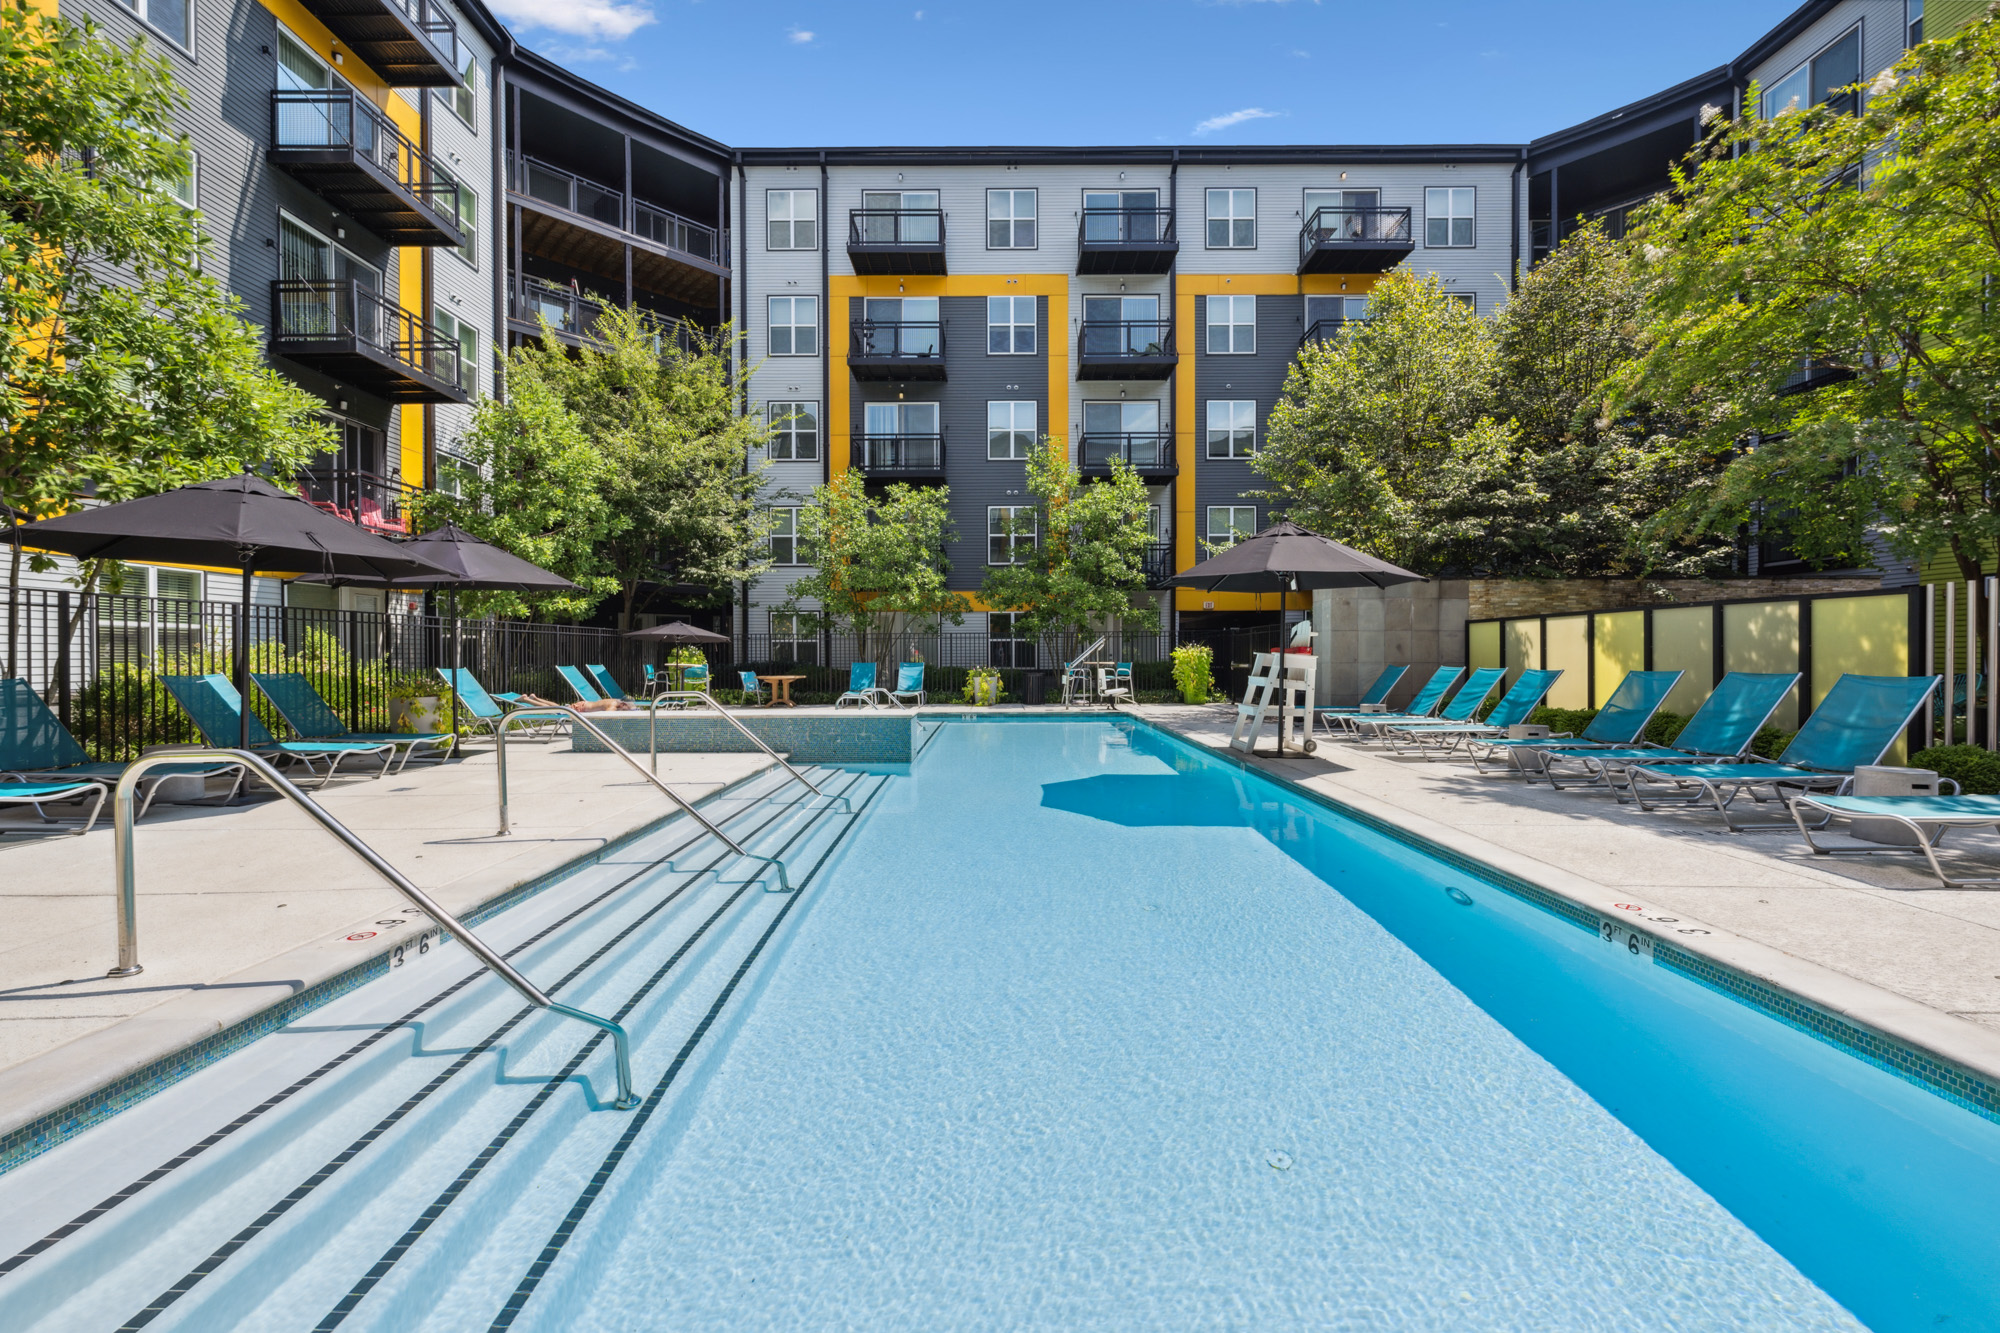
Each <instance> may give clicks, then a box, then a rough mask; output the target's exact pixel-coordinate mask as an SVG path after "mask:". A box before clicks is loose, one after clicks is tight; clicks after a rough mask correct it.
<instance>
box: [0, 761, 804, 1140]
mask: <svg viewBox="0 0 2000 1333" xmlns="http://www.w3.org/2000/svg"><path fill="white" fill-rule="evenodd" d="M776 767H777V765H776V763H775V762H773V763H768V764H764V765H762V766H761V767H759V768H757V769H755V770H754V771H752V772H749V773H746V774H744V775H743V776H742V777H740V778H737V779H735V780H734V781H732V782H729V783H726V784H724V785H722V786H719V787H717V788H716V789H715V790H714V791H712V792H708V793H706V794H704V795H703V796H701V797H700V798H699V799H698V800H696V801H695V804H696V805H697V806H702V805H706V804H708V803H709V802H711V801H713V800H715V799H717V798H719V797H723V796H727V795H729V794H730V793H731V792H733V791H736V790H737V789H739V788H741V787H743V786H745V785H746V784H748V783H752V782H755V781H758V780H759V779H761V778H765V777H767V776H769V774H770V773H771V771H772V770H773V769H774V768H776ZM682 817H683V813H682V811H680V810H678V809H669V810H665V811H663V812H662V813H661V814H660V815H659V816H658V817H657V818H654V819H650V820H648V821H646V822H645V823H643V824H640V825H638V826H636V827H634V828H631V829H628V830H626V831H625V832H624V833H621V834H617V835H616V836H614V837H611V838H609V839H607V840H606V841H605V842H604V843H602V844H601V845H599V846H598V847H596V848H594V849H592V850H591V851H588V852H585V853H583V854H582V855H579V856H577V857H576V858H574V859H572V860H569V861H565V862H563V863H562V864H561V865H559V866H556V867H554V868H553V869H550V870H545V871H542V872H540V873H538V874H535V875H531V876H529V877H528V878H527V879H524V880H520V881H517V882H515V883H512V884H508V885H504V886H502V887H500V888H497V889H495V890H494V891H493V892H492V893H491V894H490V895H488V896H486V897H484V898H482V899H480V900H479V902H477V903H476V904H474V905H473V906H471V907H469V908H467V909H466V910H464V911H462V912H460V913H458V914H457V916H458V919H459V920H460V921H461V922H462V923H463V924H465V925H467V926H476V925H478V924H479V923H480V922H482V921H486V920H489V919H491V918H492V917H494V916H496V915H498V914H499V913H501V912H504V911H506V910H507V909H508V908H510V907H514V906H517V905H518V904H520V903H523V902H525V901H527V900H528V899H530V898H533V897H535V896H537V895H538V894H541V893H544V892H546V891H548V890H549V889H552V888H555V887H556V886H557V885H559V884H561V883H563V882H564V881H565V880H568V879H571V878H573V877H574V876H576V875H578V874H580V873H582V872H583V871H585V870H588V869H590V868H591V867H593V866H595V865H597V864H599V863H601V862H603V861H604V860H606V859H608V858H610V857H612V856H615V855H617V854H618V853H620V852H622V851H624V850H625V849H626V848H628V847H631V846H632V845H633V844H635V843H637V842H639V841H640V840H641V839H644V838H647V837H650V836H652V835H653V834H655V833H657V832H659V831H660V829H662V828H663V827H665V826H666V825H668V824H670V823H672V822H673V821H674V820H676V819H680V818H682ZM396 914H397V915H398V916H403V917H406V918H408V919H409V924H407V925H406V926H404V927H402V928H400V929H396V930H384V931H382V932H380V933H379V935H377V937H376V938H377V939H378V940H379V944H378V945H373V946H371V947H372V948H374V949H375V952H373V953H372V954H370V955H369V956H368V957H366V958H364V959H362V960H361V961H359V962H354V963H350V964H348V965H347V966H344V967H340V968H339V969H338V970H337V971H334V972H332V973H331V974H328V965H327V962H326V961H325V960H326V959H327V958H328V956H329V955H330V954H332V953H333V952H334V951H335V950H336V949H337V948H338V947H339V945H341V944H344V943H347V941H345V940H319V941H316V942H314V943H311V944H305V945H300V946H299V947H297V948H294V949H289V950H287V951H286V952H284V953H281V954H278V955H276V956H274V957H272V958H268V959H265V960H264V961H263V962H261V963H258V964H254V965H253V967H252V968H251V969H248V970H250V971H255V972H270V973H271V975H273V976H274V977H298V976H318V977H319V980H317V981H314V982H311V983H308V984H306V985H303V986H301V987H300V988H299V989H298V990H297V991H295V992H293V993H292V994H290V995H288V996H286V997H285V998H283V999H281V1000H278V1001H276V1002H274V1003H271V1004H267V1005H263V1006H261V1007H258V1008H254V1009H251V1010H250V1011H249V1012H247V1013H245V1012H243V1011H242V1010H241V1008H240V1007H239V1006H238V1005H236V1004H232V1003H231V1000H232V996H231V995H230V994H229V993H228V992H218V991H213V990H196V991H193V992H191V993H189V994H187V995H184V996H180V997H178V998H176V999H173V1000H169V1001H167V1002H166V1003H164V1004H160V1005H157V1006H155V1007H154V1008H153V1009H150V1010H146V1011H144V1012H142V1013H139V1014H135V1015H133V1016H132V1017H130V1018H126V1019H123V1020H121V1021H119V1022H117V1023H113V1024H111V1025H110V1026H108V1027H103V1028H99V1029H98V1030H97V1031H95V1032H90V1033H86V1034H85V1035H83V1036H81V1037H78V1038H77V1039H76V1040H75V1041H72V1042H67V1043H64V1044H63V1045H62V1046H58V1047H56V1048H55V1049H54V1050H51V1051H49V1052H47V1053H45V1054H43V1055H39V1056H36V1057H34V1058H33V1059H31V1060H28V1061H25V1062H23V1063H21V1064H19V1065H16V1066H15V1067H14V1068H12V1069H10V1070H8V1071H7V1076H9V1077H18V1076H20V1075H22V1074H24V1073H26V1074H28V1075H29V1076H30V1077H39V1078H40V1079H42V1080H44V1081H46V1082H47V1083H48V1084H49V1085H50V1087H49V1090H48V1091H46V1092H44V1093H41V1094H39V1095H36V1094H33V1093H31V1094H29V1095H27V1096H25V1097H23V1098H22V1099H21V1101H22V1103H23V1104H24V1106H23V1108H22V1109H19V1110H15V1111H13V1112H11V1113H10V1112H0V1176H4V1175H6V1174H7V1172H9V1171H11V1170H13V1169H14V1168H15V1167H18V1166H21V1165H24V1164H25V1163H27V1162H30V1161H32V1160H34V1159H35V1158H37V1157H39V1156H41V1155H42V1154H43V1153H45V1152H48V1151H49V1150H50V1149H51V1148H54V1147H57V1146H58V1145H60V1144H62V1143H65V1142H67V1141H68V1140H70V1139H72V1138H74V1137H76V1135H78V1134H80V1133H82V1132H83V1131H84V1130H86V1129H89V1128H91V1127H92V1126H95V1125H98V1124H102V1123H103V1122H104V1121H106V1120H108V1119H110V1118H111V1117H112V1116H115V1115H117V1114H118V1113H119V1112H120V1111H124V1110H127V1109H129V1108H130V1107H133V1106H136V1105H138V1104H139V1103H140V1102H142V1101H145V1100H146V1099H147V1098H148V1097H151V1096H152V1095H153V1094H155V1093H158V1092H163V1091H165V1090H166V1089H168V1088H170V1087H172V1086H174V1085H175V1084H176V1083H179V1082H180V1081H181V1080H182V1079H184V1078H187V1077H188V1076H189V1075H191V1074H194V1073H197V1072H199V1071H200V1070H202V1069H205V1068H207V1067H208V1066H209V1065H212V1064H214V1063H215V1062H216V1061H218V1060H220V1059H222V1058H223V1057H225V1056H228V1055H233V1054H235V1053H236V1052H237V1051H240V1050H242V1049H243V1048H244V1047H246V1046H249V1045H250V1044H252V1043H253V1042H255V1041H257V1040H258V1038H260V1037H264V1036H268V1035H269V1034H271V1033H273V1032H275V1031H277V1030H278V1029H279V1028H282V1027H284V1026H285V1025H286V1024H288V1023H291V1022H294V1021H296V1020H297V1019H298V1018H300V1017H302V1016H303V1015H305V1014H307V1013H310V1012H311V1011H312V1010H314V1009H317V1008H319V1007H320V1006H321V1005H324V1004H327V1003H330V1002H331V1001H333V1000H336V999H338V998H340V997H341V996H343V995H345V994H347V993H348V992H350V991H352V990H354V989H355V988H356V987H359V986H362V985H365V984H366V983H367V982H370V981H373V980H375V979H376V978H378V977H381V976H384V975H386V974H387V973H388V971H389V968H390V961H391V959H392V958H393V957H394V956H395V954H396V953H397V952H398V951H399V950H401V949H404V948H406V947H409V946H411V945H412V944H415V943H417V942H419V941H420V940H421V939H422V937H424V936H426V935H433V934H434V933H435V934H436V935H439V936H443V935H445V934H446V932H444V931H443V930H441V929H440V928H439V927H438V926H436V925H435V924H433V923H432V922H431V921H430V920H429V919H428V918H426V917H424V916H423V915H422V914H421V913H419V912H417V911H416V909H415V908H413V907H408V906H404V907H399V908H398V909H396ZM348 956H351V955H348V954H346V953H345V951H342V958H343V961H344V960H345V958H346V957H348ZM238 975H239V976H240V975H241V974H238ZM167 1011H176V1012H167ZM132 1024H139V1025H143V1026H148V1027H156V1026H159V1025H162V1024H164V1025H167V1026H169V1027H178V1028H181V1029H183V1030H185V1031H186V1032H188V1033H194V1032H206V1033H207V1035H205V1036H200V1037H197V1038H195V1039H193V1040H189V1041H182V1042H180V1043H179V1044H176V1045H171V1046H169V1047H168V1049H167V1050H165V1051H164V1052H159V1053H154V1054H146V1055H143V1056H139V1057H137V1058H136V1059H135V1058H132V1057H130V1056H126V1057H123V1058H121V1057H120V1056H119V1054H118V1050H117V1048H118V1047H120V1046H126V1047H129V1046H130V1045H132V1040H131V1039H132V1036H133V1030H132V1028H131V1027H130V1025H132ZM121 1029H124V1031H123V1032H122V1033H121V1032H120V1030H121ZM114 1034H117V1035H114ZM105 1047H109V1048H111V1049H110V1050H108V1051H107V1050H102V1049H101V1048H105ZM45 1061H46V1062H47V1064H46V1065H42V1062H45ZM37 1065H42V1067H41V1068H39V1069H38V1068H36V1066H37ZM93 1066H95V1068H94V1069H93ZM107 1070H108V1071H109V1072H106V1071H107Z"/></svg>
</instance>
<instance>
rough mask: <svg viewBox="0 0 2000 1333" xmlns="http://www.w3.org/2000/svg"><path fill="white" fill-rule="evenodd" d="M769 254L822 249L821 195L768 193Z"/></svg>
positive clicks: (767, 229)
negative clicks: (820, 238)
mask: <svg viewBox="0 0 2000 1333" xmlns="http://www.w3.org/2000/svg"><path fill="white" fill-rule="evenodd" d="M764 225H765V227H766V235H765V238H764V248H765V249H767V250H817V249H819V191H818V190H766V191H764Z"/></svg>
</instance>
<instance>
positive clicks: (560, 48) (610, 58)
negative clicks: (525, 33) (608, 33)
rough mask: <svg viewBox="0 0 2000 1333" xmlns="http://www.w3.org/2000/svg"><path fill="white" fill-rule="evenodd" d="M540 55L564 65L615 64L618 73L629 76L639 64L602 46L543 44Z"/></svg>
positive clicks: (560, 43)
mask: <svg viewBox="0 0 2000 1333" xmlns="http://www.w3.org/2000/svg"><path fill="white" fill-rule="evenodd" d="M541 50H542V54H543V55H545V56H547V57H548V58H549V59H551V60H554V61H557V62H558V63H560V64H564V65H587V64H594V63H597V62H600V61H601V62H604V63H607V64H615V65H616V66H617V67H618V70H619V72H620V73H626V74H629V73H631V72H632V71H633V70H635V69H637V68H638V67H639V62H638V61H636V60H634V59H633V58H632V57H631V56H628V55H626V54H625V53H624V52H622V51H613V50H609V49H608V48H606V47H602V46H571V45H570V44H569V43H568V42H545V43H543V45H542V48H541Z"/></svg>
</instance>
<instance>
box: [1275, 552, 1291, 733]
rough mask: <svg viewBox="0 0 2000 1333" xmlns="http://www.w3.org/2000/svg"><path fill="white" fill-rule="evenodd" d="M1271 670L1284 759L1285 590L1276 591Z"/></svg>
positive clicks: (1287, 695) (1286, 694) (1287, 692)
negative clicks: (1276, 624)
mask: <svg viewBox="0 0 2000 1333" xmlns="http://www.w3.org/2000/svg"><path fill="white" fill-rule="evenodd" d="M1272 649H1273V653H1274V656H1273V657H1272V659H1271V669H1272V670H1273V671H1274V672H1275V673H1276V674H1277V677H1278V758H1280V759H1283V758H1284V757H1285V701H1286V700H1287V699H1289V698H1291V696H1292V691H1291V687H1290V686H1288V685H1286V684H1285V590H1284V589H1283V588H1280V589H1278V638H1277V642H1275V643H1274V644H1273V645H1272Z"/></svg>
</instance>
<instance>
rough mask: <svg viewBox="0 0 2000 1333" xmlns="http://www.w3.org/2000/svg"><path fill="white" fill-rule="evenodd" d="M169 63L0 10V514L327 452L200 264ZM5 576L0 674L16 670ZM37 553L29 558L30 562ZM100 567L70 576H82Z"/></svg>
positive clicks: (320, 431) (12, 580) (309, 406)
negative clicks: (180, 190) (183, 190)
mask: <svg viewBox="0 0 2000 1333" xmlns="http://www.w3.org/2000/svg"><path fill="white" fill-rule="evenodd" d="M182 100H183V99H182V96H181V93H180V91H179V90H178V89H177V88H176V87H175V86H174V83H173V81H172V79H171V77H170V76H169V74H168V72H167V67H166V65H165V63H164V62H163V61H161V60H158V59H156V58H154V57H153V56H151V55H150V54H148V53H147V52H146V50H145V49H144V48H143V46H142V45H140V44H139V43H136V42H135V43H134V44H133V45H131V46H129V47H124V46H119V45H116V44H114V43H112V42H110V41H108V40H106V39H104V38H102V37H100V36H99V35H98V34H97V32H96V30H95V29H94V28H93V27H92V26H91V25H90V24H88V23H85V24H83V25H81V26H79V25H76V24H72V23H68V22H65V21H63V20H60V19H57V18H52V17H48V16H45V15H39V14H35V13H32V12H31V11H29V10H27V9H26V8H25V7H21V6H13V5H9V6H5V7H0V369H4V379H5V384H4V388H0V506H4V509H5V512H6V516H7V522H8V523H9V524H10V525H18V524H20V523H25V522H32V521H34V520H36V519H40V518H47V517H50V516H52V515H54V514H57V513H60V512H62V511H63V510H64V509H65V508H67V507H68V506H69V505H71V504H73V503H74V502H75V500H76V497H78V496H79V495H93V496H95V497H96V498H98V499H101V500H127V499H132V498H134V497H136V496H141V495H149V494H153V493H156V492H158V491H162V490H166V489H169V488H171V487H174V486H179V485H184V484H186V483H188V482H193V481H200V480H204V479H206V478H209V477H216V476H223V475H227V474H229V473H232V472H236V471H239V470H241V469H242V468H243V467H245V466H251V467H257V468H260V469H263V470H267V471H269V472H271V473H273V474H274V475H279V476H286V477H288V476H290V475H291V474H292V473H293V472H295V471H296V470H297V469H298V468H299V467H301V466H303V465H304V464H305V463H306V462H307V461H308V460H309V459H310V458H311V457H312V455H313V454H315V453H317V452H319V451H320V450H322V449H325V448H329V447H331V445H332V443H333V433H332V429H331V428H330V427H329V426H327V425H325V424H324V423H323V422H321V421H319V420H318V419H317V416H318V413H319V412H320V411H321V409H322V405H321V404H320V402H319V401H318V400H317V399H315V398H314V397H312V395H310V394H308V393H306V392H305V391H304V390H303V389H301V388H299V387H298V386H297V385H295V384H293V383H292V382H291V381H290V380H288V379H286V378H284V377H283V376H281V375H279V374H278V373H277V372H275V371H273V370H272V369H270V368H269V367H268V366H267V365H266V364H265V361H264V350H263V346H262V340H261V338H260V336H259V334H258V332H257V330H256V329H255V328H254V327H253V326H251V325H249V324H247V323H246V322H245V321H244V319H243V316H242V311H241V308H240V306H239V305H238V303H237V302H236V301H235V300H234V298H232V297H231V296H229V295H228V294H227V293H226V292H225V291H223V290H222V288H221V287H219V286H218V285H217V284H216V283H215V281H214V280H213V279H212V278H210V277H209V276H208V275H207V274H206V273H204V272H203V271H202V267H201V257H202V250H203V242H202V236H201V229H200V220H199V216H198V215H197V214H196V213H194V212H193V211H192V210H190V209H188V208H186V207H185V206H183V205H182V204H181V203H179V202H178V201H177V200H175V199H174V198H173V197H172V195H171V194H170V193H169V191H168V189H167V188H166V186H167V183H169V182H171V181H173V180H175V179H176V178H179V177H183V176H185V174H186V173H187V171H188V169H189V160H188V152H187V146H186V144H185V142H184V141H183V140H181V139H180V138H179V137H178V136H177V134H176V133H175V131H174V129H173V120H172V117H173V113H174V111H175V109H176V108H177V107H179V106H180V105H181V103H182ZM11 559H12V563H11V567H10V571H9V590H10V600H9V608H10V614H9V617H8V645H7V670H8V671H9V672H10V673H11V672H12V671H13V670H14V669H15V665H14V664H15V662H16V656H15V653H16V648H17V644H18V637H17V636H18V629H17V624H16V617H15V615H14V614H13V610H12V608H13V605H14V603H13V594H14V590H16V589H18V587H19V585H20V578H21V564H22V557H21V553H20V548H19V547H18V546H16V547H14V548H13V555H12V558H11ZM37 563H44V562H42V561H38V562H37ZM96 576H97V566H96V563H95V562H91V563H90V564H89V565H87V567H86V569H85V573H84V586H85V587H86V588H87V587H89V586H91V584H92V583H94V581H95V579H96Z"/></svg>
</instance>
